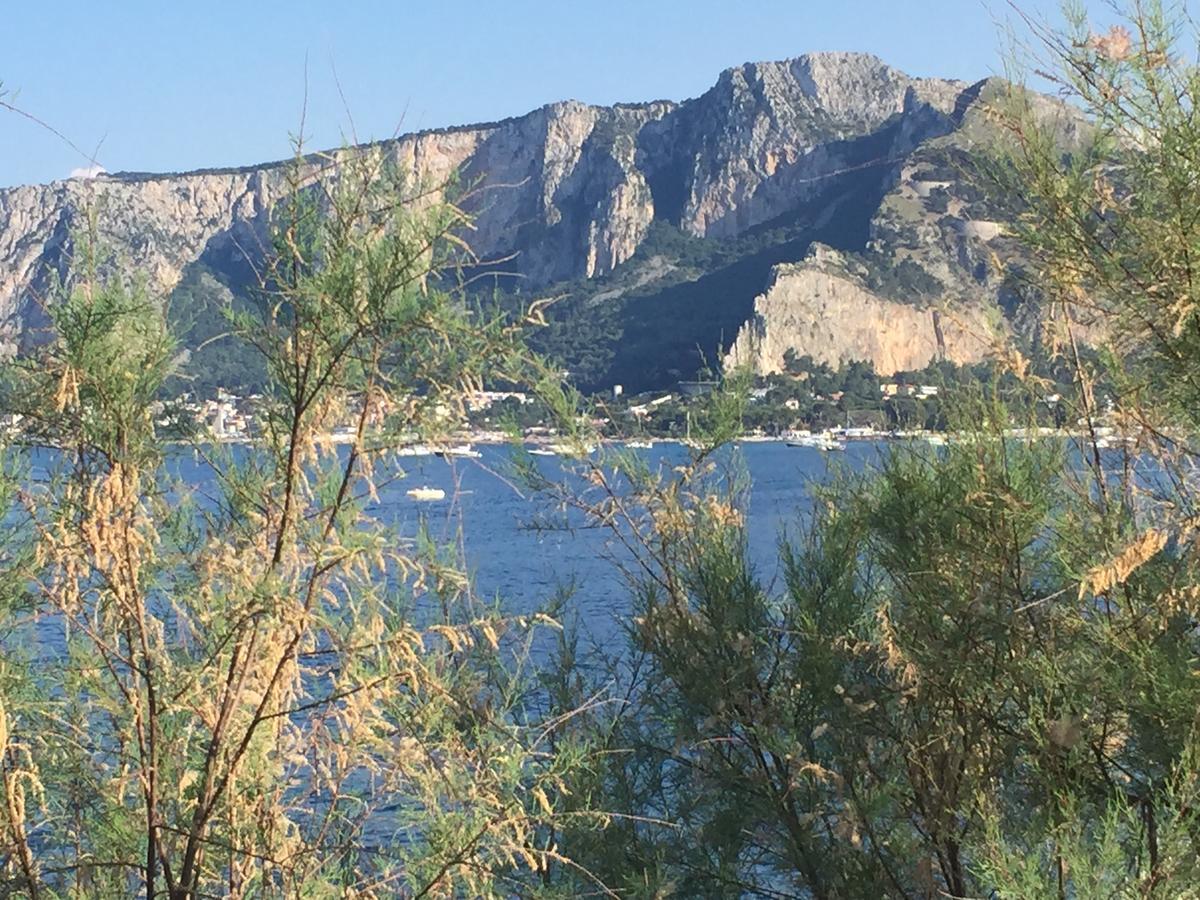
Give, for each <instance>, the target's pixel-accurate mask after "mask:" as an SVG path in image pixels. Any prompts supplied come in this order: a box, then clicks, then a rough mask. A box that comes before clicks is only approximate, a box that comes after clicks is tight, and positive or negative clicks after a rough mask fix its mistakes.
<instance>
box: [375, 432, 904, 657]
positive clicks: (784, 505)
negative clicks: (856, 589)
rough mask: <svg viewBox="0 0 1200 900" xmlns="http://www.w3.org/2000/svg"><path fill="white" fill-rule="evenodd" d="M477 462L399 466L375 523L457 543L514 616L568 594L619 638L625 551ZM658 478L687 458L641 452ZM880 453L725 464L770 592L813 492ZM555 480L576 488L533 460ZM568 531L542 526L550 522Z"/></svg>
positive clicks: (742, 454)
mask: <svg viewBox="0 0 1200 900" xmlns="http://www.w3.org/2000/svg"><path fill="white" fill-rule="evenodd" d="M481 449H482V454H483V455H482V457H481V458H480V459H451V460H443V459H441V458H438V457H416V458H408V459H405V460H403V461H402V462H403V464H404V469H405V477H404V478H402V479H400V480H398V481H395V482H393V483H391V484H389V485H388V486H387V487H386V488H385V489H384V490H382V491H381V492H380V496H379V500H380V502H379V504H378V505H377V507H376V508H374V509H373V510H369V512H371V513H372V514H375V515H379V516H380V517H381V518H383V519H385V520H387V521H389V522H391V523H393V524H394V525H395V526H396V527H397V529H398V531H399V532H400V533H401V534H405V535H413V534H415V533H416V532H417V530H418V529H419V528H420V527H422V525H423V526H424V527H426V528H427V529H428V530H429V532H430V533H432V534H433V535H434V536H435V537H440V538H442V539H443V540H445V541H447V542H448V541H453V540H456V538H458V536H460V535H461V546H462V547H463V550H464V553H465V561H466V564H467V567H468V569H469V571H470V572H471V573H472V575H473V576H474V590H475V591H476V593H477V594H478V595H480V596H482V597H485V598H495V599H497V600H498V601H499V603H500V605H501V607H502V608H503V609H505V610H507V611H509V612H512V613H518V614H519V613H526V612H530V611H534V610H537V609H540V608H541V607H542V606H544V605H545V604H546V603H547V601H549V600H550V599H551V598H553V597H554V596H555V595H556V594H557V593H559V592H561V591H563V590H564V589H570V591H571V592H570V603H569V608H570V610H571V612H572V614H573V615H574V616H576V617H577V618H578V620H579V624H580V625H581V627H582V630H583V631H584V632H585V633H590V634H592V635H594V636H596V637H601V636H606V635H611V634H612V633H613V631H614V625H616V624H617V623H618V622H619V621H620V620H622V619H623V618H624V617H625V616H626V615H627V613H628V611H629V608H630V600H629V590H628V587H627V585H626V584H625V582H624V580H623V578H622V576H621V574H620V572H619V570H618V568H617V567H616V565H614V560H620V559H621V558H622V557H623V552H622V549H621V547H620V546H619V544H618V543H617V542H616V540H615V538H614V536H613V535H612V533H611V532H610V531H609V530H607V529H604V528H595V527H591V528H588V527H570V526H579V525H581V524H582V522H581V521H580V520H579V519H578V517H570V516H564V515H563V514H562V512H561V511H560V510H557V509H555V508H554V506H553V505H552V504H551V503H550V502H549V500H548V499H547V498H545V497H538V496H530V495H529V494H528V493H527V492H526V491H525V490H524V489H523V488H522V487H521V486H520V485H519V484H518V483H517V482H515V481H514V480H513V479H511V478H509V477H507V474H508V473H509V472H510V470H511V458H510V453H511V451H510V450H509V449H508V448H506V447H496V446H492V447H483V448H481ZM633 452H636V453H638V454H640V455H643V456H644V458H645V459H646V461H647V462H649V463H650V464H651V466H652V467H657V466H661V467H662V469H663V470H664V471H665V472H669V470H670V469H671V468H672V467H674V466H678V465H681V464H683V463H684V462H686V461H687V458H688V451H687V449H686V448H685V447H684V446H682V445H680V444H676V443H660V444H655V445H654V446H653V447H651V448H646V449H638V450H636V451H633ZM881 452H883V445H880V444H872V443H866V442H862V443H850V444H848V445H847V449H846V452H844V453H832V454H831V453H823V452H821V451H820V450H817V449H814V448H800V447H788V446H786V445H785V444H783V443H776V442H750V443H745V444H741V445H738V446H736V447H733V448H730V449H729V450H728V451H726V452H723V453H722V454H721V455H720V457H719V458H718V463H717V465H718V468H719V469H720V470H721V471H727V472H731V473H732V472H740V473H742V474H743V475H744V479H743V480H744V481H745V483H746V484H747V485H748V491H747V495H746V498H745V512H746V522H747V533H748V540H749V545H750V552H751V556H752V559H753V560H754V562H755V565H756V567H757V570H758V572H759V574H760V575H761V577H762V578H763V579H764V581H766V582H768V583H770V582H771V581H772V579H773V578H774V577H775V576H776V575H777V566H778V559H779V555H778V547H779V541H780V540H781V538H783V537H785V536H786V535H788V534H795V532H796V529H797V528H798V527H799V526H800V525H801V524H802V520H803V518H804V516H805V515H806V513H807V512H808V510H809V509H810V508H811V502H812V488H813V486H814V484H818V483H821V482H824V481H825V480H827V479H828V478H829V477H830V475H831V474H832V472H833V471H834V470H836V469H850V470H860V469H861V468H862V467H863V466H864V465H868V464H869V463H870V461H871V460H873V459H876V458H877V457H878V455H879V454H880V453H881ZM534 459H535V460H536V464H537V465H538V466H539V467H540V468H541V469H542V471H543V472H544V473H545V474H546V475H547V476H548V477H549V478H551V479H556V478H557V479H561V478H568V477H569V476H567V475H564V473H563V472H562V467H563V465H564V464H563V463H562V462H561V461H560V460H559V459H557V458H556V457H535V458H534ZM420 486H429V487H433V488H441V489H442V490H444V491H445V492H446V499H445V500H443V501H435V502H417V501H414V500H413V499H412V498H410V497H408V496H407V493H406V492H407V491H408V490H409V489H411V488H413V487H420ZM548 521H549V522H551V523H562V522H564V521H565V524H563V525H561V526H560V527H550V528H545V527H541V526H543V525H544V524H545V523H546V522H548Z"/></svg>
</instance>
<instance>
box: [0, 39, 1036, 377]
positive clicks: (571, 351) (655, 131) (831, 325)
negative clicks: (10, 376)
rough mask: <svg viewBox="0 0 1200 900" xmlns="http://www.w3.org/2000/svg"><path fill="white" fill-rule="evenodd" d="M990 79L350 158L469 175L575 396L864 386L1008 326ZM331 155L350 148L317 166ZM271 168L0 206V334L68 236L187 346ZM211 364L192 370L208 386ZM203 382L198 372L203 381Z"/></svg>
mask: <svg viewBox="0 0 1200 900" xmlns="http://www.w3.org/2000/svg"><path fill="white" fill-rule="evenodd" d="M989 90H994V88H993V87H992V85H991V83H990V82H981V83H979V84H975V85H968V84H965V83H961V82H955V81H946V80H939V79H919V78H912V77H909V76H908V75H905V74H904V73H902V72H899V71H897V70H896V69H893V68H891V67H889V66H887V65H885V64H884V63H883V62H881V61H880V60H878V59H876V58H874V57H872V56H868V55H864V54H854V53H822V54H813V55H807V56H801V57H798V58H796V59H793V60H788V61H783V62H770V63H754V64H747V65H744V66H740V67H738V68H734V69H730V70H728V71H726V72H724V73H722V74H721V76H720V77H719V78H718V80H717V83H716V84H715V85H714V86H713V87H712V88H711V89H710V90H709V91H707V92H706V93H704V94H703V95H702V96H700V97H698V98H695V99H692V100H687V101H683V102H679V103H675V102H669V101H656V102H652V103H643V104H622V105H616V106H612V107H599V106H589V105H585V104H582V103H578V102H573V101H571V102H564V103H556V104H552V105H550V106H546V107H543V108H541V109H538V110H535V111H533V112H531V113H529V114H527V115H525V116H521V117H519V118H514V119H509V120H506V121H503V122H497V123H490V124H483V125H473V126H467V127H462V128H452V129H444V130H436V131H427V132H421V133H418V134H412V135H406V136H402V137H400V138H397V139H395V140H391V141H387V142H383V143H381V144H378V145H375V146H376V148H377V149H378V150H379V151H380V152H382V153H384V154H386V155H387V156H389V157H390V158H391V159H392V160H393V161H395V162H396V163H397V164H398V165H399V166H400V168H401V170H403V171H407V172H410V173H412V174H413V175H414V176H416V177H420V178H430V179H435V180H440V179H444V178H447V177H449V176H450V175H451V174H452V173H459V175H460V176H461V177H460V180H461V181H463V182H465V183H469V184H478V185H479V190H478V191H476V192H475V197H476V199H475V200H474V201H473V202H474V206H473V208H472V212H473V213H474V214H475V216H476V223H475V224H476V230H475V231H474V232H473V233H472V235H471V243H472V246H473V249H474V250H475V251H476V252H477V253H478V254H479V255H480V256H481V257H482V258H485V259H487V258H491V259H501V258H507V257H511V261H510V262H507V263H505V264H504V265H503V267H502V269H503V272H502V273H501V272H499V271H498V269H497V268H493V269H491V270H488V271H489V274H493V275H495V285H496V287H498V288H499V289H500V290H502V291H509V292H516V293H520V294H522V295H524V296H530V295H533V294H538V293H553V294H555V295H561V296H562V297H563V299H562V300H561V301H560V302H559V303H557V304H556V305H555V306H554V307H552V309H553V311H554V312H553V321H552V323H551V326H550V327H549V328H548V329H547V330H546V331H545V332H544V333H543V334H540V335H539V336H538V341H539V343H540V344H541V345H542V346H543V348H544V349H546V350H547V351H548V352H551V353H554V354H556V355H558V356H559V357H561V358H562V360H563V362H564V365H566V366H567V367H568V368H569V369H570V370H571V371H572V372H573V373H574V375H575V378H576V380H577V381H579V382H580V383H581V384H583V385H584V386H585V387H600V386H604V385H606V384H609V383H614V382H620V383H623V384H625V385H626V386H627V388H651V387H661V386H665V385H668V384H671V383H673V382H674V381H675V380H678V379H680V378H688V377H692V376H693V375H694V374H695V372H696V370H697V369H698V368H700V367H701V366H702V365H705V364H707V365H709V366H716V365H718V364H721V363H742V364H746V365H749V366H751V367H752V368H754V369H756V370H757V371H760V372H768V371H773V370H777V369H778V368H779V367H780V366H782V362H783V355H784V353H785V352H786V351H787V350H788V349H792V350H795V351H796V352H797V353H798V354H800V355H803V354H805V353H807V354H809V355H811V356H813V357H815V358H818V359H823V360H827V361H829V362H834V363H836V362H839V361H845V360H848V359H866V360H870V361H871V362H873V363H874V364H875V366H876V368H877V369H879V370H880V371H882V372H887V371H893V370H896V369H905V368H916V367H919V366H920V365H924V364H925V363H927V362H929V361H930V360H931V359H933V358H935V357H937V356H945V357H948V358H952V359H956V360H961V361H968V360H973V359H978V358H980V357H981V356H982V355H983V354H984V353H985V352H986V350H987V346H988V343H989V341H990V337H991V335H992V334H995V333H1001V332H1003V331H1005V330H1006V329H1009V328H1010V327H1011V326H1012V323H1013V322H1014V321H1015V318H1014V317H1015V316H1017V315H1018V313H1019V306H1020V303H1019V302H1018V300H1017V299H1016V297H1015V294H1014V292H1013V290H1012V286H1011V277H1010V275H1011V273H1010V272H1009V271H1008V269H1009V268H1011V267H1010V266H1009V265H1008V261H1009V260H1011V259H1013V258H1014V257H1013V253H1014V250H1013V248H1012V246H1011V242H1010V241H1009V239H1008V238H1006V237H1005V236H1004V228H1003V224H1002V223H1003V218H1004V216H1005V215H1006V210H1004V209H1003V205H1002V204H997V203H995V202H994V201H991V200H988V199H987V197H986V195H985V194H984V192H983V191H981V190H980V189H979V186H978V184H977V183H976V182H975V180H974V179H972V178H971V177H970V171H971V165H972V163H971V157H970V152H969V151H970V148H971V146H972V144H973V142H975V141H977V140H980V139H983V140H988V139H990V137H989V132H988V127H987V125H986V121H985V116H984V115H983V112H982V109H981V106H982V104H983V103H984V102H985V100H986V95H987V94H988V92H989ZM341 152H353V151H341ZM285 175H286V166H285V164H284V163H271V164H264V165H261V166H253V167H247V168H241V169H217V170H206V171H198V172H189V173H182V174H163V175H153V174H141V173H117V174H110V175H102V176H100V177H98V178H94V179H88V180H82V179H73V180H68V181H60V182H55V183H52V184H48V185H35V186H25V187H17V188H11V189H6V190H0V341H2V343H3V349H5V350H7V351H8V352H12V351H19V350H20V349H21V348H22V347H24V346H27V345H28V344H29V343H30V342H31V341H36V340H37V339H38V335H39V333H40V331H41V329H43V328H44V325H45V322H46V317H45V306H46V303H47V302H52V301H51V300H49V299H48V298H49V297H50V296H51V293H52V286H53V285H54V284H56V283H58V282H69V281H70V279H71V277H72V270H71V265H72V264H71V259H72V250H73V247H74V243H75V239H76V238H75V235H76V234H77V233H78V231H79V229H81V228H83V227H85V225H86V217H87V212H86V211H87V209H88V208H89V207H91V208H94V209H95V210H96V211H97V216H96V219H95V221H96V231H97V234H98V237H99V239H100V242H101V244H102V245H103V246H105V247H106V248H107V249H108V250H109V251H110V252H113V253H114V254H115V255H116V256H117V257H118V258H119V259H120V260H122V262H123V264H124V265H127V266H132V267H135V268H136V270H137V271H138V272H140V273H141V277H143V278H144V279H145V281H146V283H147V285H148V287H149V288H150V289H151V290H153V291H156V292H159V293H161V294H163V295H164V296H167V295H171V296H172V301H171V302H172V309H173V310H175V309H177V308H179V307H186V308H187V310H188V315H189V318H188V324H187V329H188V336H187V339H188V340H189V341H191V342H193V343H199V342H200V340H202V339H203V338H204V337H205V336H207V335H208V334H209V333H210V332H211V331H212V329H213V328H215V327H216V326H215V325H214V322H213V319H214V310H215V309H216V308H217V307H219V306H220V305H221V304H222V303H226V302H237V300H236V297H237V295H238V294H239V292H241V291H243V290H244V286H245V284H246V282H247V280H248V279H247V272H248V271H249V269H248V266H249V265H250V264H251V263H252V261H253V257H254V254H255V253H256V252H257V248H260V247H261V246H262V245H263V240H264V235H265V226H266V221H267V217H268V215H269V212H270V210H271V208H272V206H273V205H274V204H275V203H276V202H277V201H278V200H279V199H280V197H282V196H283V195H284V194H285V193H286V191H287V183H286V177H285ZM225 365H229V366H236V365H237V363H236V360H233V359H232V358H228V359H227V358H226V357H218V358H210V359H209V360H208V362H207V363H206V364H205V366H204V368H205V371H206V374H207V375H208V376H209V377H212V378H215V379H217V380H221V379H223V378H224V379H227V380H230V381H237V379H238V378H239V377H242V376H243V375H244V373H241V372H236V371H232V370H231V371H227V372H222V370H221V367H222V366H225ZM214 366H215V367H216V368H215V371H214Z"/></svg>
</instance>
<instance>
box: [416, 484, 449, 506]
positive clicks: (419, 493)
mask: <svg viewBox="0 0 1200 900" xmlns="http://www.w3.org/2000/svg"><path fill="white" fill-rule="evenodd" d="M408 496H410V497H412V498H413V499H414V500H420V501H423V502H428V501H431V500H445V499H446V492H445V491H443V490H442V489H441V488H431V487H419V488H412V489H410V490H409V491H408Z"/></svg>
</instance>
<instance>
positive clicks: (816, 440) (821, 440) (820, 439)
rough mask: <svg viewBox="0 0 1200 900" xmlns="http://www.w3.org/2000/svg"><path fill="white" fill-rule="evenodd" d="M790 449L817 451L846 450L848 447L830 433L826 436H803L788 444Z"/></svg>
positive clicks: (798, 436)
mask: <svg viewBox="0 0 1200 900" xmlns="http://www.w3.org/2000/svg"><path fill="white" fill-rule="evenodd" d="M787 445H788V446H789V447H812V448H814V449H816V450H825V451H830V450H845V449H846V445H845V444H844V443H842V442H841V441H839V440H837V439H836V438H834V437H833V436H832V435H830V434H829V433H828V432H827V433H825V434H801V435H797V436H796V437H794V438H793V439H792V440H789V441H788V442H787Z"/></svg>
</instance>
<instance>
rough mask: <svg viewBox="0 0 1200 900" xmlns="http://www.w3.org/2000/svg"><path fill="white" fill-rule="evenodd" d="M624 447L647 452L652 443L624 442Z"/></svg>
mask: <svg viewBox="0 0 1200 900" xmlns="http://www.w3.org/2000/svg"><path fill="white" fill-rule="evenodd" d="M625 446H626V447H630V448H632V449H635V450H649V449H650V448H651V447H653V446H654V441H626V442H625Z"/></svg>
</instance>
